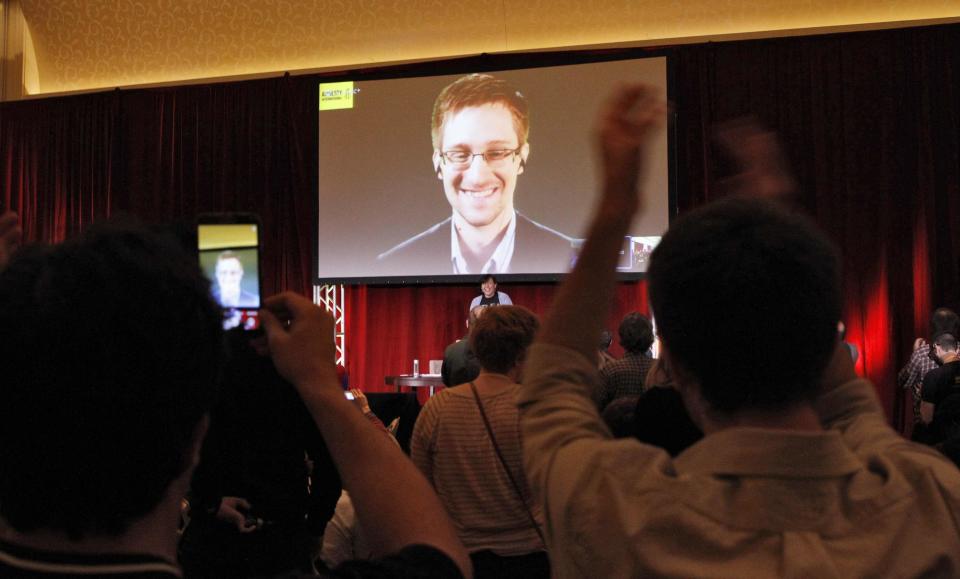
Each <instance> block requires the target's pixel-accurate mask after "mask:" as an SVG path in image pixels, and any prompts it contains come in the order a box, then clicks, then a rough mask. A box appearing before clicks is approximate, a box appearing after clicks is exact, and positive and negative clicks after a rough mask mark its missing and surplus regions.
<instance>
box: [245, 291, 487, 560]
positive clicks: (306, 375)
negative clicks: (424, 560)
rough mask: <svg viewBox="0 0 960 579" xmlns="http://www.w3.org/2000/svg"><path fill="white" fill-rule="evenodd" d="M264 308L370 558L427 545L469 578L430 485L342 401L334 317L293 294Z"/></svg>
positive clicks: (281, 364)
mask: <svg viewBox="0 0 960 579" xmlns="http://www.w3.org/2000/svg"><path fill="white" fill-rule="evenodd" d="M264 305H265V308H264V310H262V316H263V324H264V328H265V329H266V332H267V337H268V339H269V342H270V352H271V355H272V356H273V360H274V363H275V364H276V366H277V370H278V371H279V372H280V373H281V374H282V375H283V376H284V377H285V378H287V380H289V381H290V382H291V383H293V384H294V386H296V388H297V391H298V392H299V393H300V396H301V397H303V400H304V402H305V403H306V405H307V408H308V409H309V410H310V413H311V414H312V415H313V418H314V420H316V422H317V425H318V426H319V427H320V431H321V432H322V433H323V437H324V439H325V440H326V443H327V448H328V449H329V450H330V454H331V456H333V459H334V462H335V463H336V464H337V468H338V470H339V471H340V476H341V478H342V480H343V486H344V488H345V489H347V490H348V491H349V493H350V497H351V499H352V500H353V503H354V507H355V509H356V511H357V516H358V518H359V520H360V521H361V524H362V525H363V530H364V533H365V534H366V537H367V539H368V542H369V544H370V547H371V549H372V550H373V551H374V553H376V554H378V555H384V554H387V553H395V552H397V551H399V550H400V549H402V548H404V547H406V546H410V545H417V544H421V545H430V546H432V547H435V548H437V549H439V550H440V551H443V552H444V553H446V554H447V555H448V556H449V557H450V558H451V559H453V561H454V562H456V563H457V565H458V566H459V567H460V569H461V571H462V572H463V574H464V576H465V577H471V576H472V568H471V564H470V559H469V556H468V555H467V552H466V550H465V549H464V547H463V544H462V543H461V542H460V540H459V539H458V538H457V534H456V530H455V529H454V527H453V524H452V523H451V522H450V519H449V517H448V516H447V514H446V511H445V510H444V508H443V505H442V504H441V503H440V500H439V499H438V498H437V496H436V494H435V493H434V491H433V489H432V488H431V487H430V484H429V483H428V482H427V480H426V479H425V478H424V477H423V475H422V474H420V472H419V471H418V470H417V469H416V467H415V466H414V465H413V463H411V462H410V460H409V459H407V457H406V456H404V454H403V453H402V452H401V451H400V449H399V448H397V446H396V445H395V444H394V443H393V442H391V441H390V439H389V438H388V437H386V436H384V435H383V433H381V432H379V431H378V430H377V429H376V428H374V427H373V425H371V424H370V422H369V421H368V420H367V419H366V418H364V416H363V415H362V414H361V413H360V412H359V411H357V409H356V408H355V407H354V406H353V404H352V403H351V402H350V401H349V400H347V399H346V398H345V397H344V395H343V390H341V389H340V386H339V383H338V381H337V374H336V369H335V364H334V358H335V345H334V341H333V335H334V333H333V318H332V317H330V315H329V314H327V313H326V312H324V311H323V310H321V309H320V308H318V307H317V306H315V305H314V304H312V303H311V302H310V301H309V300H307V299H305V298H303V297H301V296H298V295H295V294H292V293H284V294H280V295H278V296H275V297H273V298H270V299H268V300H266V301H265V304H264ZM281 320H282V321H281ZM384 472H388V473H390V476H389V477H384V476H382V473H384Z"/></svg>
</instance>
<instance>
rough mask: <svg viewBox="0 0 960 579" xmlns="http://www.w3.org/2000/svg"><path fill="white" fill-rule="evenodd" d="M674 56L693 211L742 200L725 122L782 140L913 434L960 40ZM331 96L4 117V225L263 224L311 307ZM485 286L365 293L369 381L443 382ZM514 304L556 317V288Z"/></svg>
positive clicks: (853, 323)
mask: <svg viewBox="0 0 960 579" xmlns="http://www.w3.org/2000/svg"><path fill="white" fill-rule="evenodd" d="M671 53H672V54H673V79H674V87H675V94H674V100H675V104H674V110H675V111H676V118H677V123H676V126H675V133H674V134H675V137H676V138H675V145H676V151H675V152H676V155H675V157H676V160H677V167H676V168H677V171H676V173H677V176H678V188H677V207H678V209H679V211H680V212H683V211H686V210H689V209H691V208H693V207H696V206H698V205H701V204H703V203H705V202H707V201H710V200H711V199H715V198H717V197H720V196H722V195H723V194H724V186H723V177H724V175H725V174H726V173H727V172H728V171H729V170H730V167H729V163H728V160H727V159H724V157H723V156H722V155H721V154H720V152H719V151H718V150H717V148H716V146H715V144H714V143H713V141H712V134H713V130H714V127H715V125H716V123H718V122H723V121H725V120H729V119H733V118H736V117H738V116H741V115H744V114H748V113H749V114H754V115H756V116H757V117H758V118H759V119H760V120H761V121H762V122H764V123H765V124H767V125H768V126H769V127H770V128H771V129H773V130H775V131H777V132H778V133H779V134H780V135H781V136H782V139H783V141H784V144H785V149H786V151H787V154H788V156H789V157H790V160H791V162H792V164H793V166H794V168H795V170H796V173H797V176H798V180H799V182H800V184H801V189H802V194H801V196H800V199H799V203H800V205H801V206H802V208H803V210H805V211H807V212H809V213H810V214H811V215H812V216H813V217H814V219H816V220H817V221H818V222H819V223H820V224H821V225H822V226H823V227H824V228H825V229H826V231H827V232H828V233H829V234H830V235H831V236H832V237H833V238H834V239H835V240H836V241H837V243H838V245H839V246H840V247H841V249H842V251H843V261H844V277H843V284H844V292H845V299H846V303H845V310H844V318H845V321H846V324H847V327H848V340H850V341H852V342H854V343H855V344H856V345H857V347H858V349H859V350H860V361H859V363H858V371H860V372H861V373H862V374H864V375H866V376H867V377H869V378H870V379H872V380H873V381H874V382H875V383H876V384H877V387H878V391H879V392H880V395H881V398H882V400H883V403H884V406H885V408H886V409H887V411H888V413H889V414H890V416H891V418H892V419H893V420H894V421H895V422H896V423H902V417H903V416H904V414H905V413H904V412H903V409H904V408H908V407H909V404H903V402H904V401H903V397H902V393H901V392H899V391H898V390H897V388H896V385H895V373H896V370H897V368H898V367H899V366H901V365H902V364H903V363H904V362H905V361H906V359H907V358H908V356H909V353H910V347H911V343H912V341H913V339H914V337H916V336H918V335H923V333H924V332H925V331H926V326H927V318H928V317H929V313H930V310H931V309H932V308H933V307H936V306H939V305H948V306H953V307H958V306H960V231H958V228H960V136H958V135H960V70H958V69H960V26H957V25H950V26H937V27H925V28H911V29H899V30H886V31H876V32H862V33H849V34H837V35H826V36H809V37H796V38H784V39H773V40H756V41H742V42H729V43H714V44H702V45H689V46H680V47H676V48H673V49H671ZM624 54H625V55H628V54H631V55H637V54H638V52H637V51H633V52H631V51H629V50H625V51H624ZM408 68H409V67H408ZM431 70H434V65H431V64H426V65H424V66H423V69H422V71H421V72H423V73H429V72H430V71H431ZM410 72H416V71H413V70H411V71H410ZM317 82H318V79H317V77H296V78H293V77H289V76H285V77H282V78H273V79H265V80H256V81H246V82H237V83H224V84H213V85H201V86H184V87H175V88H160V89H148V90H129V91H111V92H105V93H99V94H90V95H79V96H73V97H61V98H50V99H42V100H33V101H24V102H17V103H0V167H2V169H0V170H2V175H0V210H3V209H7V208H10V209H13V210H16V211H18V212H19V213H20V214H21V216H22V219H23V226H24V230H25V232H26V237H27V239H28V240H40V241H48V242H52V241H59V240H61V239H63V238H65V237H67V236H69V235H72V234H74V233H76V232H78V231H80V230H82V229H83V227H84V226H85V225H86V224H88V223H90V222H91V221H93V220H96V219H100V218H103V217H106V216H109V215H111V214H114V213H118V212H126V213H131V214H134V215H137V216H139V217H141V218H143V219H144V220H147V221H150V222H157V221H167V220H172V219H183V220H188V219H191V218H192V217H193V216H194V215H195V214H196V213H198V212H205V211H252V212H256V213H259V214H260V215H261V217H262V220H263V225H264V230H265V232H266V235H265V239H266V244H265V247H264V267H263V274H264V281H265V290H266V291H267V292H270V293H272V292H275V291H281V290H284V289H291V290H294V291H298V292H301V293H305V294H309V291H310V286H311V281H312V263H313V256H314V252H315V251H317V250H319V251H335V250H336V249H335V248H318V249H314V248H313V244H314V239H315V236H314V228H315V227H316V225H315V224H316V219H315V216H316V211H317V207H316V199H317V195H316V191H317V183H316V179H317V177H316V175H317V170H316V169H317V144H316V130H317V111H316V109H317V106H316V99H317V94H316V85H317ZM588 114H593V112H592V111H591V112H589V113H588ZM645 288H646V286H645V284H643V283H631V284H623V285H621V286H620V288H619V289H618V305H617V307H616V308H615V311H614V312H613V313H612V314H611V317H610V320H608V323H607V326H608V327H609V328H610V329H611V330H615V329H616V325H617V323H618V321H619V318H620V316H622V315H623V314H624V313H626V312H627V311H630V310H633V309H638V310H640V311H646V309H647V302H646V290H645ZM477 289H478V288H477V286H475V285H473V284H471V285H469V286H428V287H419V288H414V287H380V286H358V287H351V288H348V290H347V292H346V294H347V299H346V302H347V303H346V308H345V309H346V318H345V319H346V332H347V365H348V370H349V371H350V374H351V376H352V378H353V381H354V383H355V384H357V385H361V386H363V387H365V388H368V389H370V390H374V391H375V390H383V389H384V385H383V377H384V376H385V375H388V374H396V373H401V372H409V371H410V370H411V364H412V360H413V359H414V358H417V359H420V361H421V368H422V369H424V370H425V369H426V362H427V361H428V360H430V359H439V358H440V357H441V355H442V352H443V348H444V346H446V345H447V344H448V343H450V342H452V341H453V340H454V339H455V338H457V337H459V336H460V335H461V334H462V331H463V320H464V318H465V317H466V313H467V312H466V308H467V304H468V303H469V300H470V299H471V298H472V297H473V296H474V295H475V294H476V292H477ZM502 289H504V290H505V291H507V292H508V293H510V295H511V296H512V297H513V299H514V301H515V302H516V303H519V304H523V305H526V306H528V307H530V308H531V309H532V310H534V311H535V312H537V313H541V314H542V313H544V312H545V311H546V309H547V308H548V306H549V304H550V301H551V299H552V297H553V294H554V291H555V286H554V285H553V284H518V285H513V286H507V287H504V288H502ZM730 323H736V320H731V321H730ZM743 346H744V348H749V346H750V345H749V344H744V345H743Z"/></svg>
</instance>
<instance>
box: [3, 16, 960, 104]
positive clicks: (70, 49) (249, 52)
mask: <svg viewBox="0 0 960 579" xmlns="http://www.w3.org/2000/svg"><path fill="white" fill-rule="evenodd" d="M20 1H21V2H22V4H23V11H24V15H25V18H26V21H27V24H28V25H29V31H30V33H31V34H30V35H28V36H32V41H33V46H32V50H31V51H30V52H31V53H32V54H35V62H34V67H35V68H34V69H33V70H34V73H33V74H34V80H33V86H31V87H30V92H37V93H51V92H62V91H73V90H86V89H94V88H103V87H113V86H129V85H140V84H152V83H164V82H182V81H186V80H191V79H201V78H217V77H232V76H242V75H255V74H263V73H269V72H275V71H285V70H290V71H298V70H316V69H323V68H331V67H353V66H368V65H370V64H375V63H386V62H396V61H402V60H414V59H429V58H439V57H451V56H457V55H466V54H475V53H480V52H504V51H518V50H533V49H540V48H558V47H570V46H582V45H596V44H609V43H630V44H650V43H675V42H682V41H684V39H687V41H689V40H690V39H697V40H702V39H705V38H717V37H727V35H753V34H757V33H765V34H767V35H769V34H774V35H782V34H788V33H795V32H796V31H800V32H803V31H804V30H807V31H809V30H821V29H824V28H827V29H829V28H831V27H845V26H850V25H853V26H858V25H863V24H868V23H880V24H881V25H895V23H901V25H902V23H904V22H908V23H909V22H912V23H924V22H928V21H938V20H940V19H952V20H960V2H958V1H957V0H790V1H783V2H775V1H757V0H685V1H684V0H679V1H675V2H664V1H663V0H634V1H631V0H619V1H606V2H602V1H597V0H592V1H591V0H525V1H523V2H508V1H506V0H502V1H500V2H496V1H488V2H457V1H439V0H315V1H306V0H304V1H297V0H174V1H170V0H20ZM790 31H794V32H790ZM28 65H29V63H28Z"/></svg>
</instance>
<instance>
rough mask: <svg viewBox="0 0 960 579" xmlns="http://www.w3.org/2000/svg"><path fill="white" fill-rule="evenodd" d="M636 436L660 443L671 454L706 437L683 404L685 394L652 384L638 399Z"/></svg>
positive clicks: (679, 451)
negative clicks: (682, 395) (653, 386)
mask: <svg viewBox="0 0 960 579" xmlns="http://www.w3.org/2000/svg"><path fill="white" fill-rule="evenodd" d="M634 421H635V425H634V436H635V437H636V438H637V440H639V441H640V442H645V443H647V444H652V445H654V446H658V447H660V448H662V449H664V450H665V451H667V453H668V454H669V455H670V456H677V455H678V454H680V453H681V452H683V451H684V450H685V449H686V448H687V447H689V446H691V445H693V444H694V443H695V442H697V441H698V440H700V439H701V438H703V432H701V431H700V429H699V428H697V425H696V424H694V422H693V420H692V419H691V418H690V414H688V413H687V409H686V407H685V406H684V405H683V398H682V397H681V396H680V393H679V392H678V391H676V390H674V389H673V388H648V389H646V390H644V391H643V394H641V395H640V400H638V401H637V410H636V412H635V414H634Z"/></svg>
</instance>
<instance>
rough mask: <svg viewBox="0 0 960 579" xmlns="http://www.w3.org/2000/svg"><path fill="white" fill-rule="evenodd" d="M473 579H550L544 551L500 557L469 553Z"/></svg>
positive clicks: (488, 552)
mask: <svg viewBox="0 0 960 579" xmlns="http://www.w3.org/2000/svg"><path fill="white" fill-rule="evenodd" d="M470 560H471V561H473V576H474V578H475V579H550V559H549V558H547V552H546V551H536V552H534V553H527V554H526V555H516V556H514V557H502V556H500V555H497V554H495V553H494V552H493V551H476V552H475V553H470Z"/></svg>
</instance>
